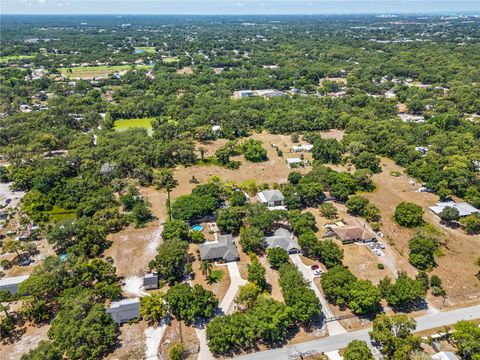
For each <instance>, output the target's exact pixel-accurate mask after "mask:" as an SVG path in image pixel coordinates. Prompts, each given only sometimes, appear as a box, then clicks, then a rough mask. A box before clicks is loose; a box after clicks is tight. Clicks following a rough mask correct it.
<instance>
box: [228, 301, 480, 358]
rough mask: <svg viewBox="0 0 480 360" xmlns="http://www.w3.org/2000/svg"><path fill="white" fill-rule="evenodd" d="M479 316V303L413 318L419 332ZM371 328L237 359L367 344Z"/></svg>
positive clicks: (312, 351)
mask: <svg viewBox="0 0 480 360" xmlns="http://www.w3.org/2000/svg"><path fill="white" fill-rule="evenodd" d="M479 318H480V305H476V306H470V307H466V308H461V309H457V310H452V311H446V312H440V313H437V314H429V315H424V316H420V317H417V318H415V320H416V321H417V328H416V329H415V331H416V332H421V331H425V330H429V329H434V328H437V327H442V326H448V325H452V324H455V323H456V322H457V321H459V320H474V319H479ZM370 330H371V328H368V329H363V330H358V331H352V332H348V333H343V334H338V335H335V336H329V337H326V338H322V339H318V340H313V341H308V342H304V343H301V344H295V345H291V346H285V347H282V348H278V349H272V350H267V351H261V352H256V353H253V354H248V355H244V356H239V357H237V359H243V360H270V359H275V360H288V359H291V357H290V355H291V354H297V355H298V354H307V353H314V352H316V353H318V352H332V351H336V350H339V349H342V348H344V347H346V346H347V345H348V343H349V342H350V341H352V340H364V341H366V342H367V343H368V344H369V345H371V344H370V336H369V334H368V332H369V331H370Z"/></svg>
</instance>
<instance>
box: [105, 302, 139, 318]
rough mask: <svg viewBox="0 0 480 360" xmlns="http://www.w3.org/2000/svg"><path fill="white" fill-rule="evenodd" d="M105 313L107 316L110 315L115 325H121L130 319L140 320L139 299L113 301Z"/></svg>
mask: <svg viewBox="0 0 480 360" xmlns="http://www.w3.org/2000/svg"><path fill="white" fill-rule="evenodd" d="M106 312H107V314H110V316H111V317H112V319H113V321H115V322H116V323H117V324H122V323H125V322H128V321H130V320H132V319H138V318H140V299H139V298H134V299H123V300H120V301H114V302H112V303H111V304H110V307H109V308H108V309H107V310H106Z"/></svg>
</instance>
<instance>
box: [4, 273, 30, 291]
mask: <svg viewBox="0 0 480 360" xmlns="http://www.w3.org/2000/svg"><path fill="white" fill-rule="evenodd" d="M29 277H30V275H21V276H12V277H4V278H2V279H0V290H3V291H8V292H9V293H11V294H15V293H16V292H17V291H18V285H20V283H21V282H23V281H25V280H27V279H28V278H29Z"/></svg>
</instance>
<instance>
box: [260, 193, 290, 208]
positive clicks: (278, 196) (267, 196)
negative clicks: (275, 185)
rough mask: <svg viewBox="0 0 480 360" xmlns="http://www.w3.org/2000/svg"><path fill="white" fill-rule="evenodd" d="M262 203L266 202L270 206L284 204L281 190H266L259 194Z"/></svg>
mask: <svg viewBox="0 0 480 360" xmlns="http://www.w3.org/2000/svg"><path fill="white" fill-rule="evenodd" d="M257 196H258V199H259V200H260V202H261V203H262V204H266V205H267V206H268V207H269V208H275V207H279V206H283V200H284V197H283V194H282V193H281V191H280V190H264V191H262V192H259V193H258V194H257Z"/></svg>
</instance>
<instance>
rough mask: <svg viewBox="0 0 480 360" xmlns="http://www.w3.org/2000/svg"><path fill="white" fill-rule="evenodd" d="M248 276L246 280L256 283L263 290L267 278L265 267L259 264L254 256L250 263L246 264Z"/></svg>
mask: <svg viewBox="0 0 480 360" xmlns="http://www.w3.org/2000/svg"><path fill="white" fill-rule="evenodd" d="M247 270H248V277H247V280H248V281H250V282H252V283H254V284H256V285H257V286H258V287H259V288H260V289H262V290H265V289H266V287H267V280H266V279H265V268H264V267H263V266H262V264H260V261H258V259H257V258H254V259H253V260H252V262H251V264H248V265H247Z"/></svg>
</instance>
